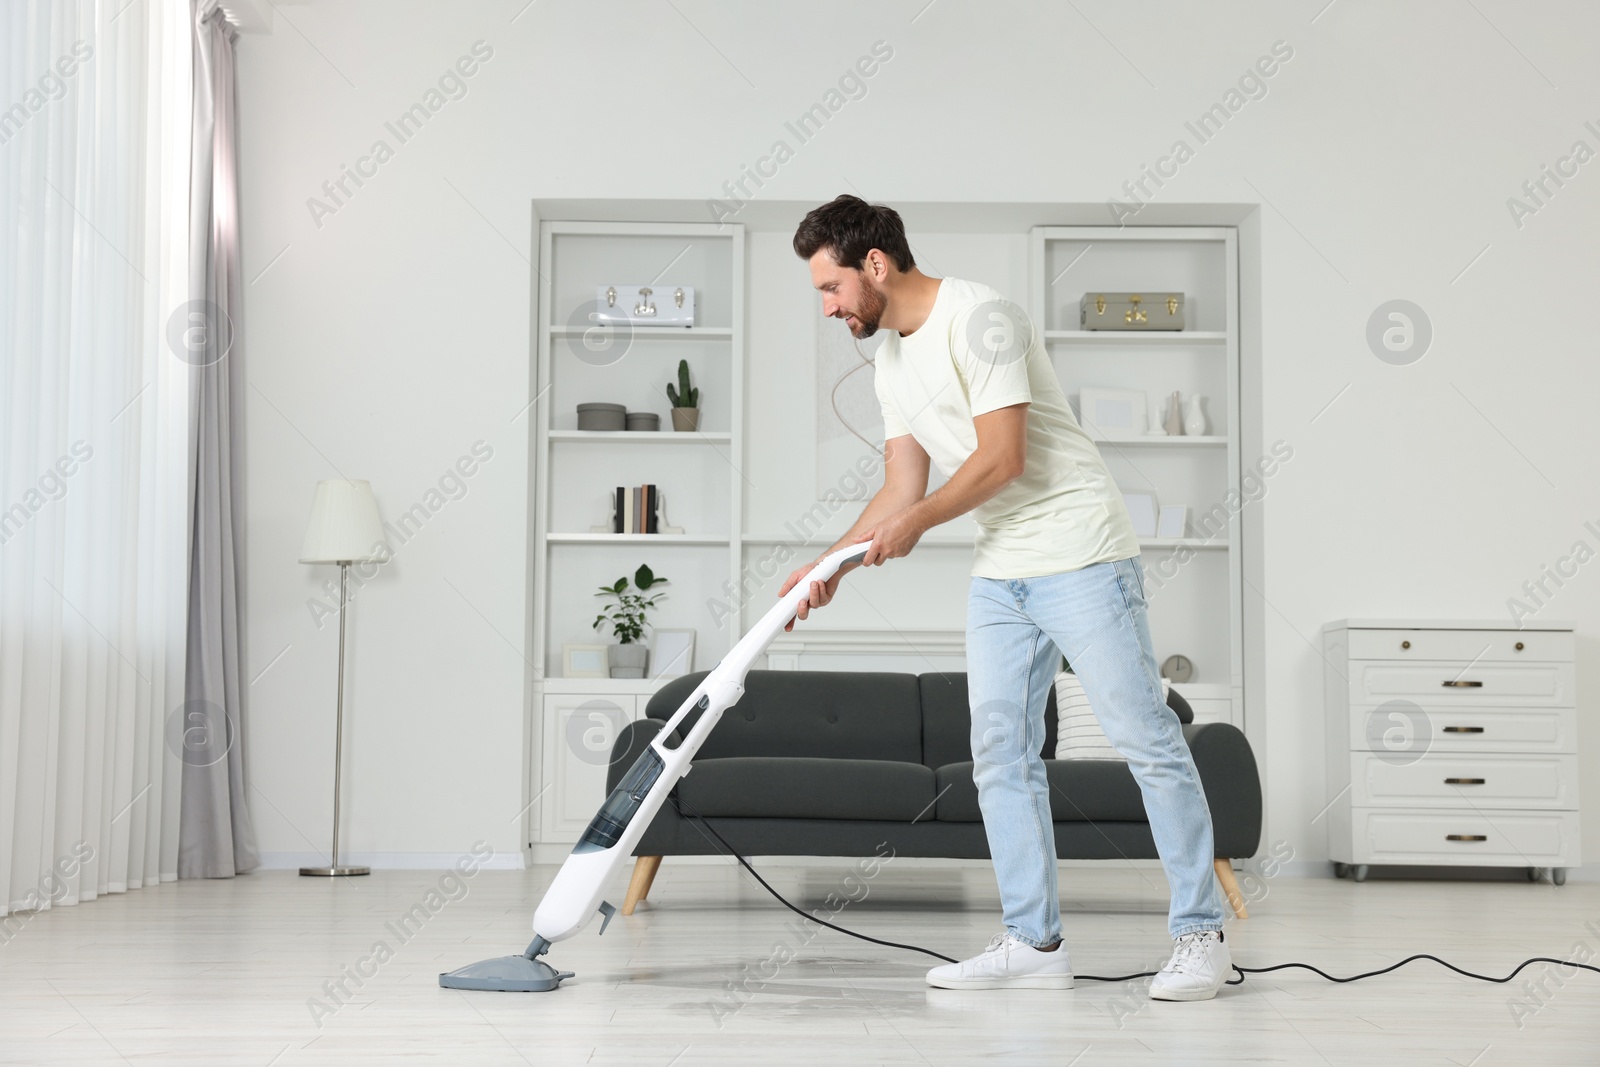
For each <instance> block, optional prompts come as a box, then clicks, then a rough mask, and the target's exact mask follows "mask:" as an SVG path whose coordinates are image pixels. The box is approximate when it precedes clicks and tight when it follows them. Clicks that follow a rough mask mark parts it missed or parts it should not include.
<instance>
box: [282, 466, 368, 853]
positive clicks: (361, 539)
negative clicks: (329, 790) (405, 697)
mask: <svg viewBox="0 0 1600 1067" xmlns="http://www.w3.org/2000/svg"><path fill="white" fill-rule="evenodd" d="M389 555H390V551H389V545H388V544H387V543H386V542H385V541H384V539H383V523H382V522H381V521H380V520H379V518H378V505H377V502H376V501H374V500H373V499H372V486H371V484H370V483H368V482H367V481H365V480H364V479H362V480H346V479H343V478H335V479H330V480H328V481H324V482H318V483H317V495H316V498H315V499H314V500H313V501H312V502H311V521H310V522H309V523H308V524H307V526H306V539H305V543H304V544H303V545H302V546H301V549H300V562H301V563H337V564H338V565H339V695H338V703H337V705H336V707H337V709H338V710H337V711H336V713H335V717H334V727H333V854H332V856H331V857H330V859H329V863H328V866H326V867H301V868H300V873H301V874H305V875H320V876H322V877H325V878H337V877H344V876H348V875H355V874H370V873H372V872H371V869H370V868H368V867H342V866H340V865H339V771H340V768H341V766H342V764H343V758H344V751H343V749H344V606H345V579H346V577H347V576H348V574H349V570H350V564H352V563H370V562H378V563H382V562H386V561H387V560H388V558H389Z"/></svg>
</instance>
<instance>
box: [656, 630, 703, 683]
mask: <svg viewBox="0 0 1600 1067" xmlns="http://www.w3.org/2000/svg"><path fill="white" fill-rule="evenodd" d="M694 636H695V632H694V631H693V630H671V629H664V630H654V631H652V632H651V634H650V670H649V671H648V672H646V673H647V674H648V676H649V677H651V678H679V677H682V676H683V675H685V674H688V673H689V672H690V671H692V670H694Z"/></svg>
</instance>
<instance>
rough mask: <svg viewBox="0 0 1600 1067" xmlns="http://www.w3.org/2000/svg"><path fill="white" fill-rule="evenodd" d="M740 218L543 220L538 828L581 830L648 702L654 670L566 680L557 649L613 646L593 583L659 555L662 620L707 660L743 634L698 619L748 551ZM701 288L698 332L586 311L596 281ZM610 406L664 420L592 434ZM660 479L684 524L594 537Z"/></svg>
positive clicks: (535, 555)
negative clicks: (618, 504) (589, 410)
mask: <svg viewBox="0 0 1600 1067" xmlns="http://www.w3.org/2000/svg"><path fill="white" fill-rule="evenodd" d="M744 255H745V244H744V228H743V227H742V226H737V225H734V226H715V225H711V224H706V223H661V222H581V221H564V220H550V221H544V222H541V223H540V227H539V270H538V287H539V296H538V300H537V302H536V308H537V310H536V313H535V333H536V336H537V339H538V344H537V356H536V359H535V382H534V389H535V395H536V396H537V397H538V402H537V403H536V404H535V405H534V407H533V408H532V409H531V414H532V418H533V420H534V421H533V426H532V433H531V435H530V436H531V443H532V450H533V457H532V459H533V493H532V496H533V515H532V530H531V531H530V533H531V537H530V540H531V541H532V547H531V556H532V579H533V580H532V585H531V589H532V596H531V614H532V619H531V629H532V633H533V641H532V648H533V650H534V655H533V658H534V662H533V663H532V664H531V665H530V672H529V673H530V675H531V679H530V693H531V700H532V706H533V709H534V711H535V715H534V716H533V722H534V735H535V736H534V738H533V745H532V746H531V753H530V764H531V767H530V770H531V771H533V775H532V776H533V777H534V779H535V780H536V781H538V782H539V783H540V785H539V786H538V788H537V789H536V790H535V793H536V794H537V795H538V800H537V803H536V804H535V805H534V806H533V808H532V812H531V815H530V817H529V819H528V824H529V828H530V830H531V831H532V832H533V835H534V836H535V837H536V838H537V840H539V841H541V842H545V843H563V842H570V841H573V840H576V838H577V836H578V834H579V833H581V832H582V830H583V827H584V826H585V825H586V824H587V823H588V821H589V819H590V818H591V817H592V816H593V814H594V812H595V809H596V808H597V807H598V806H599V804H600V801H601V800H602V799H604V782H605V764H606V762H607V760H608V759H609V757H610V749H611V741H612V740H613V738H614V737H615V734H616V731H617V730H618V729H620V727H621V726H622V725H623V724H624V723H626V722H629V721H632V720H633V719H636V718H639V717H640V716H642V715H643V714H644V707H645V703H646V702H647V701H648V700H649V697H650V694H651V693H653V692H654V691H655V690H656V689H657V688H659V687H660V686H661V685H662V684H664V683H663V681H662V680H659V679H651V678H648V677H647V678H643V679H609V678H608V679H587V678H565V677H563V676H562V669H563V662H562V661H563V656H562V646H563V645H564V644H567V643H575V644H584V643H588V644H605V643H610V642H612V641H613V640H614V638H613V637H612V635H611V633H610V631H609V629H606V628H602V629H601V630H598V631H597V630H595V629H593V628H592V627H591V626H590V623H591V622H592V621H593V619H594V616H595V615H596V614H598V613H599V610H600V607H601V605H602V601H600V600H598V599H596V598H595V597H594V596H593V594H594V593H595V591H596V589H597V588H598V587H599V586H601V585H610V584H612V583H613V582H615V581H616V579H617V578H618V577H621V576H626V577H627V578H628V579H629V581H630V583H631V582H632V579H633V575H634V571H635V570H636V569H637V568H638V566H639V564H640V563H647V564H648V565H649V566H650V568H651V570H652V571H654V572H655V573H656V574H657V575H661V576H664V577H666V578H667V579H668V584H667V585H665V586H661V587H659V588H656V589H653V590H652V591H653V592H667V593H669V594H671V595H668V596H666V597H663V598H662V601H661V602H660V603H659V604H658V605H657V606H656V607H655V608H654V609H653V610H652V612H651V614H650V616H649V622H650V624H651V626H652V627H665V628H694V629H695V631H696V636H695V663H694V666H695V667H697V668H698V667H702V666H705V665H708V664H710V663H714V662H715V661H716V660H717V658H718V657H720V656H721V655H722V653H723V652H725V651H726V650H727V648H728V647H729V646H730V644H731V642H732V640H733V639H734V638H735V637H737V635H736V634H734V633H733V632H732V631H733V628H732V627H724V628H721V629H717V628H714V627H709V626H706V625H703V620H704V613H703V612H702V611H701V610H700V606H701V605H702V603H703V602H704V600H705V598H706V593H705V591H706V590H713V591H714V590H719V589H721V588H723V583H724V582H725V581H726V580H730V579H731V580H733V581H735V582H737V580H738V575H739V566H740V562H741V553H742V549H743V545H742V542H741V539H740V526H741V523H740V515H741V512H742V508H743V500H742V486H743V482H742V480H741V476H740V468H741V466H742V455H741V453H742V447H741V445H740V442H741V441H742V440H743V425H744V358H745V357H744V340H745V323H744ZM611 284H640V285H652V286H661V287H666V286H679V285H684V286H693V287H694V290H695V301H696V305H697V306H696V309H695V311H696V322H695V324H694V325H693V326H688V327H684V326H627V325H623V326H607V325H605V324H597V323H596V322H595V321H594V320H593V319H592V318H591V314H590V313H591V312H592V311H593V308H594V301H595V290H596V287H597V286H602V285H611ZM680 359H687V360H688V362H689V368H690V375H691V379H692V382H693V384H694V385H695V387H697V388H698V389H699V390H700V424H699V425H700V428H699V430H697V431H692V432H680V431H675V430H673V429H672V418H671V402H670V400H669V399H668V397H667V394H666V386H667V384H668V383H669V382H672V383H676V382H677V380H678V361H679V360H680ZM590 401H600V402H609V403H619V404H624V405H625V406H626V407H627V409H628V410H629V411H630V412H632V411H650V412H655V413H657V414H659V415H660V416H661V427H662V428H661V429H660V430H657V431H626V430H624V431H586V430H579V429H578V428H577V405H578V404H580V403H585V402H590ZM645 483H652V484H654V485H656V486H657V487H658V489H659V491H660V493H661V496H662V498H663V500H664V501H665V510H666V518H667V521H668V522H669V523H671V524H672V525H674V526H680V527H682V528H683V531H684V532H683V533H681V534H674V533H662V534H635V533H623V534H613V533H594V532H592V531H591V527H593V526H597V525H602V524H604V523H606V522H608V521H609V520H610V516H611V510H610V505H609V495H608V494H610V493H611V491H612V490H613V489H614V488H615V487H616V486H619V485H620V486H634V485H641V484H645Z"/></svg>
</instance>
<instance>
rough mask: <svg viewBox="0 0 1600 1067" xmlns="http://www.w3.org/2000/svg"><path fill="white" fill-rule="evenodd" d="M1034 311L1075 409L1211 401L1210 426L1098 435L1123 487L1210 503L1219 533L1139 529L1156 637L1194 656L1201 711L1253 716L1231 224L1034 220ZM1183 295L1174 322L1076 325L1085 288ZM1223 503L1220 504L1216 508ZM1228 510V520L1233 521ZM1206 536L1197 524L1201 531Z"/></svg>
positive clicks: (1153, 417) (1219, 716)
mask: <svg viewBox="0 0 1600 1067" xmlns="http://www.w3.org/2000/svg"><path fill="white" fill-rule="evenodd" d="M1030 253H1031V254H1030V263H1029V274H1030V276H1031V278H1032V280H1033V287H1032V292H1031V294H1030V304H1029V308H1028V313H1029V315H1030V316H1031V317H1032V318H1033V320H1034V323H1035V325H1036V326H1037V328H1039V329H1040V330H1042V331H1043V333H1044V340H1045V346H1046V349H1047V350H1048V351H1049V353H1050V359H1051V363H1052V364H1053V365H1054V366H1055V368H1056V373H1057V374H1058V375H1059V377H1060V379H1061V384H1062V388H1063V390H1064V391H1065V392H1066V393H1067V395H1068V398H1069V399H1070V400H1071V401H1072V403H1073V405H1074V409H1075V410H1076V409H1077V401H1078V393H1079V391H1080V390H1082V389H1083V388H1084V387H1085V386H1093V387H1103V388H1116V389H1136V390H1139V391H1142V392H1144V393H1145V394H1146V397H1147V399H1148V402H1149V411H1148V413H1147V415H1148V419H1149V423H1150V425H1151V426H1159V425H1161V416H1162V414H1163V412H1164V410H1165V408H1164V405H1165V403H1166V400H1167V398H1168V397H1169V396H1170V395H1171V393H1172V392H1173V391H1174V390H1176V391H1177V392H1178V393H1179V394H1180V395H1181V397H1182V400H1183V401H1184V403H1185V404H1187V402H1188V400H1189V397H1190V396H1191V395H1194V394H1199V395H1201V396H1203V397H1205V398H1206V402H1205V404H1204V405H1203V406H1204V408H1205V411H1206V415H1207V419H1208V423H1209V425H1208V427H1207V429H1208V431H1209V432H1207V433H1205V434H1203V435H1198V436H1188V435H1184V436H1174V437H1161V436H1150V437H1144V438H1139V439H1135V440H1131V441H1102V442H1099V443H1098V447H1099V449H1100V454H1101V456H1102V457H1103V458H1104V459H1105V462H1106V466H1107V468H1108V469H1109V470H1110V472H1111V475H1112V477H1113V478H1114V479H1115V480H1116V482H1117V486H1118V488H1120V489H1121V490H1122V491H1123V492H1125V493H1132V492H1140V493H1150V494H1153V495H1154V496H1155V497H1156V501H1157V504H1158V505H1159V504H1187V505H1188V506H1189V515H1190V522H1191V524H1193V523H1194V522H1195V521H1196V520H1197V519H1198V518H1200V517H1201V516H1202V515H1204V514H1205V513H1207V512H1212V513H1213V514H1215V515H1217V516H1218V519H1219V521H1217V522H1215V523H1208V524H1207V527H1206V529H1207V530H1209V531H1210V533H1211V536H1209V537H1182V538H1141V539H1140V542H1139V545H1140V549H1141V552H1140V556H1141V560H1142V562H1143V564H1144V568H1145V582H1146V590H1145V592H1146V596H1147V598H1148V599H1149V602H1150V632H1151V639H1152V641H1153V643H1154V644H1155V646H1156V649H1157V658H1158V659H1162V658H1165V656H1167V655H1170V654H1172V653H1174V652H1179V653H1182V654H1184V655H1186V656H1187V657H1188V658H1189V660H1190V661H1191V662H1192V663H1193V664H1194V668H1195V677H1194V679H1193V680H1191V681H1188V682H1183V683H1180V684H1179V685H1178V689H1179V690H1180V691H1181V692H1182V693H1183V694H1184V696H1185V697H1186V698H1188V699H1189V700H1190V702H1191V703H1192V704H1193V705H1194V707H1195V714H1196V717H1197V719H1203V720H1221V721H1224V722H1231V723H1233V724H1234V725H1236V726H1240V727H1242V726H1243V725H1244V659H1243V650H1244V632H1243V611H1242V606H1243V604H1242V589H1243V579H1242V574H1243V566H1242V556H1241V553H1240V547H1241V526H1242V524H1241V523H1240V521H1239V510H1238V508H1237V507H1230V506H1229V503H1230V500H1231V501H1238V500H1239V499H1240V497H1239V496H1238V492H1239V472H1240V450H1239V395H1240V394H1239V291H1238V279H1239V265H1238V264H1239V259H1238V246H1237V231H1236V230H1235V229H1234V228H1233V227H1222V226H1218V227H1190V226H1162V227H1138V226H1124V227H1115V226H1036V227H1034V228H1033V229H1032V231H1031V233H1030ZM1102 292H1134V293H1146V292H1148V293H1169V292H1175V293H1183V294H1184V311H1185V326H1186V328H1185V329H1183V330H1177V331H1148V332H1145V331H1126V332H1123V331H1103V330H1081V329H1077V328H1076V327H1077V326H1078V321H1079V311H1078V309H1079V302H1080V300H1081V299H1082V297H1083V295H1084V294H1085V293H1090V294H1093V293H1102ZM1219 507H1220V508H1221V510H1220V511H1214V510H1213V509H1217V508H1219ZM1224 515H1225V516H1226V517H1225V518H1223V516H1224ZM1192 532H1198V531H1192Z"/></svg>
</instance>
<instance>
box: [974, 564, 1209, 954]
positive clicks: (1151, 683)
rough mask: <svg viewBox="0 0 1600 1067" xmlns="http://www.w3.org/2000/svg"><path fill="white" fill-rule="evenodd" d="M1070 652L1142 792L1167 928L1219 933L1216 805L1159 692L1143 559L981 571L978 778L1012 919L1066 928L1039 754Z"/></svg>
mask: <svg viewBox="0 0 1600 1067" xmlns="http://www.w3.org/2000/svg"><path fill="white" fill-rule="evenodd" d="M1058 649H1059V651H1057V650H1058ZM1063 654H1065V655H1066V657H1067V661H1068V662H1069V663H1070V664H1071V665H1072V669H1073V670H1074V671H1075V672H1077V675H1078V678H1079V680H1080V681H1081V682H1082V683H1083V689H1084V694H1085V695H1086V696H1087V697H1088V698H1089V704H1090V706H1091V707H1092V708H1093V709H1094V712H1095V716H1096V718H1097V719H1098V720H1099V722H1100V728H1101V729H1102V730H1104V731H1105V734H1106V738H1107V740H1109V741H1110V742H1111V744H1112V745H1113V746H1114V747H1115V748H1116V750H1117V751H1118V752H1120V753H1121V754H1122V755H1124V756H1126V757H1127V759H1128V769H1129V770H1131V771H1132V772H1133V776H1134V778H1135V780H1137V782H1138V783H1139V790H1140V792H1141V793H1142V794H1143V795H1144V808H1145V813H1146V814H1147V816H1148V817H1149V819H1150V832H1151V835H1152V836H1153V837H1154V838H1155V844H1156V851H1157V852H1158V853H1159V854H1160V856H1161V866H1162V868H1163V869H1164V870H1165V871H1166V874H1167V883H1168V885H1169V887H1170V888H1171V891H1172V901H1171V908H1170V911H1169V913H1168V917H1167V928H1168V930H1169V932H1170V933H1171V934H1172V936H1173V937H1177V936H1178V935H1180V934H1185V933H1189V932H1190V931H1193V930H1220V929H1222V915H1223V913H1222V904H1221V900H1220V898H1219V896H1218V892H1217V889H1216V876H1215V873H1214V870H1213V867H1212V859H1213V856H1214V852H1213V843H1212V834H1211V809H1210V808H1209V807H1207V805H1206V797H1205V791H1204V790H1203V789H1202V788H1201V786H1200V775H1199V772H1198V771H1196V770H1195V766H1194V758H1193V757H1192V756H1191V755H1190V754H1189V745H1188V743H1187V742H1186V741H1184V738H1183V730H1182V727H1181V726H1180V725H1179V723H1178V717H1177V715H1176V714H1174V713H1173V712H1172V710H1171V709H1169V708H1168V707H1167V705H1166V703H1165V701H1163V699H1162V697H1161V680H1160V677H1159V675H1158V674H1157V671H1156V660H1155V653H1154V652H1153V651H1152V650H1151V645H1150V629H1149V626H1148V624H1147V623H1146V621H1145V599H1144V568H1143V565H1142V564H1141V563H1140V561H1139V557H1137V556H1131V557H1129V558H1128V559H1120V560H1116V561H1115V562H1110V563H1094V564H1090V565H1089V566H1087V567H1084V568H1083V569H1081V570H1075V571H1063V572H1061V573H1059V574H1047V575H1042V576H1040V577H1037V578H982V577H974V578H973V579H972V586H971V589H970V592H969V594H968V599H967V687H968V696H969V701H970V704H971V708H972V758H973V760H974V764H973V773H972V777H973V780H974V781H976V782H977V785H978V804H979V807H980V808H981V809H982V812H983V826H984V832H985V833H986V834H987V835H988V838H989V852H990V854H991V855H992V856H993V857H994V869H995V877H996V878H997V879H998V881H999V883H1000V903H1001V909H1002V916H1003V918H1004V921H1005V925H1006V929H1007V930H1009V931H1010V932H1011V934H1012V935H1013V936H1014V937H1016V938H1017V939H1018V940H1020V941H1023V942H1025V943H1027V944H1029V945H1033V946H1035V947H1042V946H1045V945H1049V944H1052V943H1054V942H1055V941H1058V940H1060V938H1061V910H1060V900H1059V898H1058V896H1057V891H1056V847H1055V830H1054V826H1053V824H1052V821H1051V818H1050V785H1049V783H1048V781H1047V780H1046V778H1045V766H1044V761H1043V760H1042V759H1041V758H1040V756H1039V750H1040V749H1041V748H1042V747H1043V745H1044V708H1045V700H1046V697H1047V696H1048V692H1049V688H1050V686H1051V684H1052V683H1053V681H1054V679H1055V676H1056V674H1057V673H1059V671H1060V669H1061V656H1062V655H1063Z"/></svg>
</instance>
